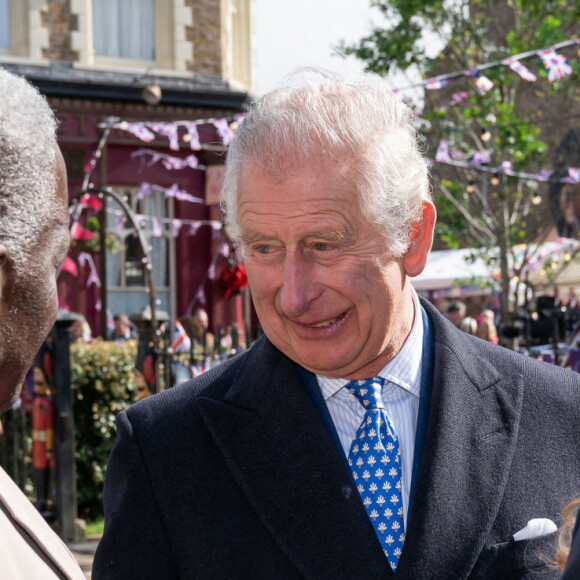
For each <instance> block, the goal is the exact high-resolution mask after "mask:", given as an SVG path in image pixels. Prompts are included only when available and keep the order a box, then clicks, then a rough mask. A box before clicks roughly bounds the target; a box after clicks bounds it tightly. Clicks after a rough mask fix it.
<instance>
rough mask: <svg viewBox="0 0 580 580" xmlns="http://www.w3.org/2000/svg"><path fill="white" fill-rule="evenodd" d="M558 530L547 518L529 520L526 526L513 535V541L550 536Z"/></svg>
mask: <svg viewBox="0 0 580 580" xmlns="http://www.w3.org/2000/svg"><path fill="white" fill-rule="evenodd" d="M557 529H558V527H557V526H556V524H555V523H554V522H553V521H552V520H549V519H548V518H536V519H533V520H530V521H529V522H528V525H527V526H526V527H525V528H524V529H523V530H520V531H519V532H516V533H515V534H514V540H515V541H516V542H519V541H520V540H531V539H532V538H539V537H540V536H546V535H547V534H551V533H552V532H555V531H556V530H557Z"/></svg>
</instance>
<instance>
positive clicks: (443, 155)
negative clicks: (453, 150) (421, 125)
mask: <svg viewBox="0 0 580 580" xmlns="http://www.w3.org/2000/svg"><path fill="white" fill-rule="evenodd" d="M435 159H436V160H437V161H439V163H449V162H450V161H451V156H450V155H449V140H448V139H441V141H439V146H438V147H437V153H435Z"/></svg>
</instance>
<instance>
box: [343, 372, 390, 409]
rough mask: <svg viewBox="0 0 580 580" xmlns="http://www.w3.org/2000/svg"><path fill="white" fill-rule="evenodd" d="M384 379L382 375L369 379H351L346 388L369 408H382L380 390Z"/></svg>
mask: <svg viewBox="0 0 580 580" xmlns="http://www.w3.org/2000/svg"><path fill="white" fill-rule="evenodd" d="M384 384H385V379H383V378H382V377H373V378H371V379H361V380H360V381H351V382H350V383H348V384H347V385H346V388H347V389H348V390H349V391H350V392H351V393H352V394H353V395H354V396H355V397H356V398H357V399H358V400H359V402H360V404H361V405H362V406H363V407H364V408H365V410H369V409H384V408H385V405H384V403H383V397H382V390H383V385H384Z"/></svg>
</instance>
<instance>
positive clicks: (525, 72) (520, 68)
mask: <svg viewBox="0 0 580 580" xmlns="http://www.w3.org/2000/svg"><path fill="white" fill-rule="evenodd" d="M501 63H502V64H505V65H506V66H509V67H510V68H511V69H512V70H513V71H514V72H516V73H518V74H519V75H520V77H522V78H523V79H524V80H525V81H528V82H529V83H533V82H534V81H536V80H537V79H536V75H535V74H534V73H533V72H532V71H531V70H530V69H528V68H526V67H525V66H524V65H523V64H522V63H521V62H520V61H519V60H517V59H515V58H506V59H505V60H502V61H501Z"/></svg>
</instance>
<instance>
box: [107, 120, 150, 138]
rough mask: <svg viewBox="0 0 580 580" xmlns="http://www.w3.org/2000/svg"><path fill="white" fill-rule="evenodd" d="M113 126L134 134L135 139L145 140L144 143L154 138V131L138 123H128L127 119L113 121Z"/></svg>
mask: <svg viewBox="0 0 580 580" xmlns="http://www.w3.org/2000/svg"><path fill="white" fill-rule="evenodd" d="M113 127H114V128H116V129H121V131H127V132H128V133H131V134H132V135H135V137H137V139H141V141H145V142H146V143H149V142H151V141H153V139H155V133H153V131H150V130H149V129H148V128H147V127H145V125H141V124H140V123H128V122H127V121H122V122H121V123H115V124H114V125H113Z"/></svg>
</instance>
